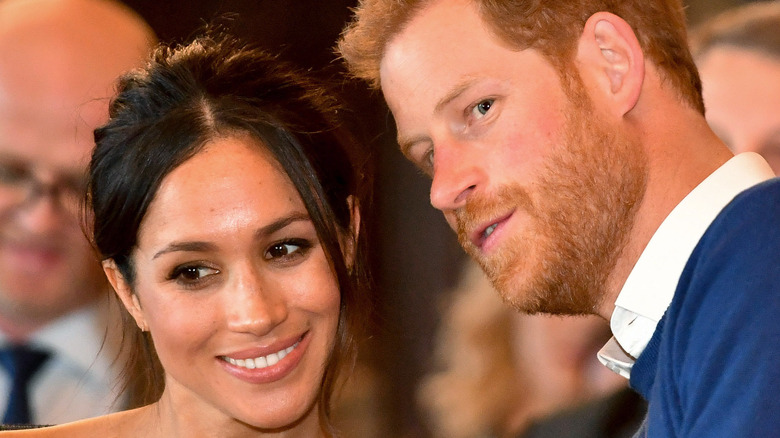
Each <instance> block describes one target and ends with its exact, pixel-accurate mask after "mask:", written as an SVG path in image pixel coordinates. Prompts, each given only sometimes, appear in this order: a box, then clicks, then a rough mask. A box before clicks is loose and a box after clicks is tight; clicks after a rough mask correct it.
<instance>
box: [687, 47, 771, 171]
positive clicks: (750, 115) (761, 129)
mask: <svg viewBox="0 0 780 438" xmlns="http://www.w3.org/2000/svg"><path fill="white" fill-rule="evenodd" d="M698 67H699V73H700V75H701V78H702V86H703V94H704V103H705V105H706V107H707V122H708V123H709V124H710V126H712V128H713V130H714V131H715V133H717V134H718V136H719V137H720V138H721V139H722V140H723V141H724V142H725V143H726V144H727V145H728V146H729V147H730V148H731V150H733V151H734V152H735V153H740V152H748V151H751V152H757V153H759V154H761V155H763V157H764V158H766V160H767V161H768V162H769V165H770V166H772V169H773V170H774V171H775V173H777V174H780V59H777V58H771V57H769V56H766V55H763V54H761V53H759V52H754V51H749V50H744V49H738V48H731V47H717V48H714V49H712V50H711V51H710V52H708V53H707V54H706V55H705V56H704V57H703V58H702V59H700V60H699V62H698Z"/></svg>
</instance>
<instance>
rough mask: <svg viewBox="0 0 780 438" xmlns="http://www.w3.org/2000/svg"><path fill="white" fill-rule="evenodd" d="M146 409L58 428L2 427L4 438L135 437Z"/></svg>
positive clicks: (0, 434)
mask: <svg viewBox="0 0 780 438" xmlns="http://www.w3.org/2000/svg"><path fill="white" fill-rule="evenodd" d="M143 409H144V408H139V409H133V410H130V411H123V412H117V413H114V414H109V415H103V416H100V417H94V418H87V419H85V420H79V421H74V422H72V423H65V424H59V425H56V426H2V427H0V436H2V438H13V437H19V438H49V437H52V438H54V437H56V438H70V437H72V438H81V437H96V436H99V437H105V438H121V437H124V436H134V435H135V433H134V431H135V430H136V426H137V424H138V421H139V419H140V417H141V413H142V411H143Z"/></svg>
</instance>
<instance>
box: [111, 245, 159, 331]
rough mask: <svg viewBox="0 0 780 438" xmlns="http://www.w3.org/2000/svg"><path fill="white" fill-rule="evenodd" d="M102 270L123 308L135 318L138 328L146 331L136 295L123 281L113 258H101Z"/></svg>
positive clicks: (144, 319)
mask: <svg viewBox="0 0 780 438" xmlns="http://www.w3.org/2000/svg"><path fill="white" fill-rule="evenodd" d="M103 272H105V273H106V277H107V278H108V282H109V283H111V287H113V288H114V291H115V292H116V294H117V296H118V297H119V299H120V300H121V301H122V304H123V305H124V306H125V309H127V311H128V312H130V315H131V316H132V317H133V319H135V323H136V324H137V325H138V328H140V329H141V331H142V332H145V331H148V330H149V327H148V325H147V324H146V318H144V314H143V310H142V309H141V302H140V301H138V295H136V294H134V293H133V291H132V289H131V288H130V285H129V284H128V283H127V281H125V277H124V276H123V275H122V273H121V272H120V271H119V268H118V267H117V266H116V263H115V262H114V260H112V259H107V260H103Z"/></svg>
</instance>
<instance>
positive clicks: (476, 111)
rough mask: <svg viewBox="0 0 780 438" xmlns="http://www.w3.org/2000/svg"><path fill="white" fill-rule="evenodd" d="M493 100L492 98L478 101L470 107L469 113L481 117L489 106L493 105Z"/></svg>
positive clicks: (488, 109) (477, 117)
mask: <svg viewBox="0 0 780 438" xmlns="http://www.w3.org/2000/svg"><path fill="white" fill-rule="evenodd" d="M493 102H494V100H493V99H485V100H483V101H480V102H479V103H477V104H476V105H474V107H473V108H471V115H472V116H474V118H476V119H481V118H482V117H484V116H485V115H486V114H487V113H488V111H490V107H492V106H493Z"/></svg>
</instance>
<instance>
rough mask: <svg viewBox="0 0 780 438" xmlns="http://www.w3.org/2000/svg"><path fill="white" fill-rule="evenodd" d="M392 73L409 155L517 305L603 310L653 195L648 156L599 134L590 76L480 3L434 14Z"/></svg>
mask: <svg viewBox="0 0 780 438" xmlns="http://www.w3.org/2000/svg"><path fill="white" fill-rule="evenodd" d="M572 68H574V67H572ZM380 73H381V85H382V90H383V93H384V96H385V98H386V100H387V102H388V105H389V107H390V109H391V110H392V112H393V115H394V116H395V120H396V124H397V127H398V136H399V143H400V144H401V149H402V151H403V153H404V154H405V155H406V156H407V157H408V158H409V159H410V160H411V161H412V162H414V163H415V164H416V165H418V166H419V167H420V168H422V169H423V170H424V171H425V172H427V173H428V174H429V175H431V177H432V178H433V182H432V186H431V203H432V204H433V206H434V207H436V208H438V209H440V210H441V211H442V212H443V213H444V215H445V217H446V218H447V221H448V223H449V224H450V226H451V227H452V228H453V229H454V230H455V231H456V232H457V233H458V238H459V240H460V243H461V245H462V246H463V247H464V248H465V249H466V251H467V252H468V253H469V254H470V255H471V256H472V257H474V258H475V259H476V260H477V261H478V262H479V263H480V264H481V265H482V267H483V269H484V270H485V271H486V272H487V274H488V276H489V277H490V278H491V281H492V282H493V283H494V285H495V286H496V288H497V289H498V290H499V292H501V294H502V296H503V298H504V299H505V300H506V301H508V302H509V303H510V304H512V305H513V306H515V307H516V308H518V309H520V310H523V311H527V312H531V313H534V312H549V313H564V314H570V313H590V312H593V311H595V309H596V307H597V306H598V305H599V304H600V301H601V298H602V296H603V294H604V292H603V287H604V284H605V282H606V280H607V277H608V275H609V273H610V271H611V269H612V268H613V267H614V263H615V261H616V259H617V257H618V255H619V253H620V251H621V249H622V246H623V244H624V243H625V239H626V236H627V233H628V231H629V230H630V228H631V225H632V223H633V217H634V214H635V210H636V208H637V207H638V204H639V201H640V200H641V197H642V194H643V192H644V184H645V169H644V156H643V155H642V153H641V151H640V149H639V147H638V146H636V145H635V144H634V143H633V142H631V141H629V140H628V139H625V138H621V137H620V136H619V135H618V134H615V133H613V132H619V131H617V130H611V129H609V126H605V123H602V122H599V120H598V113H597V112H595V111H593V108H592V104H591V102H590V100H589V99H588V98H587V95H586V94H585V93H584V92H583V90H582V87H581V86H580V85H579V84H580V82H579V80H578V79H577V76H576V74H573V75H572V76H571V77H570V78H567V80H568V84H569V85H568V86H567V88H566V87H563V86H562V81H561V78H560V75H559V74H558V72H557V71H556V70H555V69H554V68H553V67H552V65H551V64H550V63H549V62H548V61H547V60H546V58H544V57H543V56H542V55H540V54H539V53H538V52H536V51H533V50H523V51H513V50H510V49H509V48H507V46H506V45H505V44H502V43H501V42H500V41H499V40H498V39H497V38H496V37H495V36H493V35H492V34H491V33H490V31H489V30H488V29H487V28H486V27H485V25H484V24H483V23H482V21H481V19H480V17H479V15H478V13H477V12H476V11H475V10H474V8H473V6H471V4H470V3H467V2H436V3H434V4H433V5H431V6H429V7H428V8H426V9H425V10H423V11H421V12H420V13H419V14H418V15H417V16H416V17H415V18H414V19H413V20H412V21H411V22H410V23H409V24H408V26H407V27H406V28H405V29H404V30H403V31H402V32H401V33H400V34H399V35H397V36H396V37H395V38H394V39H393V40H391V41H390V44H389V45H388V46H387V49H386V52H385V57H384V58H383V61H382V64H381V66H380ZM564 89H567V90H568V92H566V91H564Z"/></svg>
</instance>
